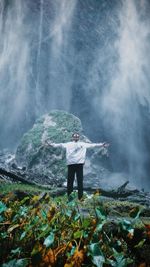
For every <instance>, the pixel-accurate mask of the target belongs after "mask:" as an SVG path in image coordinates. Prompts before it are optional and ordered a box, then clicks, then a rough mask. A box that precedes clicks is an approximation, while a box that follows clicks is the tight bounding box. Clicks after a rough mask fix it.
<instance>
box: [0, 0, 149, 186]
mask: <svg viewBox="0 0 150 267" xmlns="http://www.w3.org/2000/svg"><path fill="white" fill-rule="evenodd" d="M149 11H150V4H149V1H148V0H145V1H142V0H138V1H135V0H132V1H129V0H125V1H117V0H116V1H111V0H107V1H106V0H105V1H104V0H101V1H98V0H85V1H80V0H73V1H69V3H68V0H56V1H53V0H38V1H29V0H20V1H19V3H18V1H17V0H14V1H9V0H8V1H5V0H2V1H1V2H0V35H1V39H0V107H1V108H0V123H1V131H0V147H10V146H11V147H15V146H16V145H17V144H18V143H19V141H20V138H21V137H22V135H23V133H25V132H26V131H27V130H28V129H29V128H31V127H32V125H33V123H34V122H35V119H36V118H38V117H39V116H41V115H42V114H45V113H47V112H49V111H50V110H52V109H61V110H62V109H63V110H65V111H69V112H71V113H74V114H75V115H77V116H78V117H79V118H80V119H81V120H82V123H83V127H84V129H85V132H86V134H87V136H88V137H90V138H91V139H92V140H93V141H98V140H109V142H111V153H110V156H111V164H112V169H113V170H114V171H118V172H120V171H126V172H127V173H128V174H129V176H130V177H131V180H135V179H136V181H137V184H138V185H140V186H141V187H142V186H147V185H148V183H149V179H148V177H149V166H150V156H149V148H150V141H149V133H150V128H149V125H150V123H149V117H150V116H149V107H150V89H149V80H150V75H149V65H150V56H149V48H150V27H149V26H150V19H149Z"/></svg>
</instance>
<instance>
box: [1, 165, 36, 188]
mask: <svg viewBox="0 0 150 267" xmlns="http://www.w3.org/2000/svg"><path fill="white" fill-rule="evenodd" d="M0 175H1V178H3V175H4V176H7V177H9V178H11V179H13V180H14V181H17V182H21V183H24V184H29V185H33V184H35V183H34V182H30V181H27V180H26V179H24V178H23V177H21V176H19V175H17V174H16V173H14V172H10V171H6V170H4V169H2V168H0Z"/></svg>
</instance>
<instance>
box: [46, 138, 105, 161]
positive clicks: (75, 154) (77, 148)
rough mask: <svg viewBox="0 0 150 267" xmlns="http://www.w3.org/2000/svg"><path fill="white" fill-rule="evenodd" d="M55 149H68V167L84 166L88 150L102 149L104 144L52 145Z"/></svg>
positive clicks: (73, 143)
mask: <svg viewBox="0 0 150 267" xmlns="http://www.w3.org/2000/svg"><path fill="white" fill-rule="evenodd" d="M51 145H52V146H53V147H63V148H65V149H66V161H67V165H71V164H84V163H85V157H86V149H87V148H92V147H102V146H103V143H85V142H80V141H77V142H75V141H72V142H68V143H60V144H54V143H52V144H51Z"/></svg>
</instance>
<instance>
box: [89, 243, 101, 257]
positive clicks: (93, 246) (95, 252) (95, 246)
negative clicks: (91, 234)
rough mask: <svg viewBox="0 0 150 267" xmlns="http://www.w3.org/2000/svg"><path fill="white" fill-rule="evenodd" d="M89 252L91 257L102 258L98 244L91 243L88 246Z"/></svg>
mask: <svg viewBox="0 0 150 267" xmlns="http://www.w3.org/2000/svg"><path fill="white" fill-rule="evenodd" d="M89 249H90V252H91V253H92V254H91V255H92V256H103V253H102V251H101V249H100V244H99V243H92V244H91V245H90V246H89Z"/></svg>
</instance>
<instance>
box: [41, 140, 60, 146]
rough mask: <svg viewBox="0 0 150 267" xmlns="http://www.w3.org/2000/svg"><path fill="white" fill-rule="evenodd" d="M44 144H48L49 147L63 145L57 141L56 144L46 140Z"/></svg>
mask: <svg viewBox="0 0 150 267" xmlns="http://www.w3.org/2000/svg"><path fill="white" fill-rule="evenodd" d="M45 144H46V145H48V146H50V147H62V146H63V145H62V143H58V144H56V143H50V142H48V141H47V140H46V141H45Z"/></svg>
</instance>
